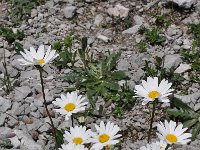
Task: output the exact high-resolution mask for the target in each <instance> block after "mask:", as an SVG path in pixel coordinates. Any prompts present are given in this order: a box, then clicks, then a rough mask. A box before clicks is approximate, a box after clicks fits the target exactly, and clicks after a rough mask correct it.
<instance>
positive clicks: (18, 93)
mask: <svg viewBox="0 0 200 150" xmlns="http://www.w3.org/2000/svg"><path fill="white" fill-rule="evenodd" d="M29 94H31V89H30V87H29V86H22V87H16V88H15V100H17V101H21V100H23V99H24V98H26V97H27V96H28V95H29Z"/></svg>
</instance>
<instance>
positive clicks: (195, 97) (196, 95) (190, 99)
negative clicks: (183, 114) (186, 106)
mask: <svg viewBox="0 0 200 150" xmlns="http://www.w3.org/2000/svg"><path fill="white" fill-rule="evenodd" d="M175 97H177V98H179V99H181V100H182V101H183V102H185V103H190V102H192V103H194V104H195V103H197V102H198V101H199V98H200V91H198V92H195V93H192V94H189V95H184V96H182V95H177V94H175Z"/></svg>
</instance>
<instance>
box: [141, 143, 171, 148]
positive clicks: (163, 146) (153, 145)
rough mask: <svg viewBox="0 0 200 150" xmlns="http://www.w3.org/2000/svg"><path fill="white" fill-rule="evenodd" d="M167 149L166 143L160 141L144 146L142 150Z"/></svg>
mask: <svg viewBox="0 0 200 150" xmlns="http://www.w3.org/2000/svg"><path fill="white" fill-rule="evenodd" d="M166 147H167V143H166V142H164V141H160V142H153V143H151V144H147V145H146V146H142V147H141V148H140V150H165V148H166ZM169 149H170V148H169Z"/></svg>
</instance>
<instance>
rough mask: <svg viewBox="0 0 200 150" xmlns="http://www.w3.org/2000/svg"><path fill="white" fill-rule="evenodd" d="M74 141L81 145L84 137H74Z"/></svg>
mask: <svg viewBox="0 0 200 150" xmlns="http://www.w3.org/2000/svg"><path fill="white" fill-rule="evenodd" d="M73 142H74V143H75V144H76V145H79V144H82V143H83V139H82V138H81V137H76V138H74V139H73Z"/></svg>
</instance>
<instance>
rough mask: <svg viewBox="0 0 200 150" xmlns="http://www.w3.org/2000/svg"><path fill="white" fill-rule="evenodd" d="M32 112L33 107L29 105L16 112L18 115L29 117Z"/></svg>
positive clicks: (24, 105) (22, 106)
mask: <svg viewBox="0 0 200 150" xmlns="http://www.w3.org/2000/svg"><path fill="white" fill-rule="evenodd" d="M30 112H31V107H30V105H29V104H23V105H21V106H20V107H19V108H18V109H17V110H16V111H15V114H16V115H28V114H29V113H30Z"/></svg>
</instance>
